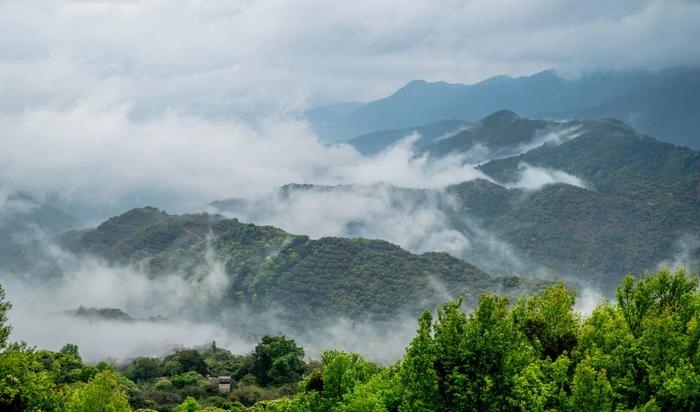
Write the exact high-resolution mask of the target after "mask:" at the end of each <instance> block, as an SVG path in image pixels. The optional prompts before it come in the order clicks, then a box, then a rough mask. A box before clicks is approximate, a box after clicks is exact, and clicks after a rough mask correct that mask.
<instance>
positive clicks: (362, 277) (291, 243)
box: [59, 208, 546, 323]
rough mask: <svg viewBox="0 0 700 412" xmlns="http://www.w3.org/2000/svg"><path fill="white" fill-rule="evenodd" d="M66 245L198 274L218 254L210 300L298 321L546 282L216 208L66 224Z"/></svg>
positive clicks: (472, 298) (390, 312)
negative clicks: (214, 296) (216, 289)
mask: <svg viewBox="0 0 700 412" xmlns="http://www.w3.org/2000/svg"><path fill="white" fill-rule="evenodd" d="M59 244H61V245H62V246H63V247H64V248H66V249H67V250H69V251H71V252H73V253H75V254H78V255H83V254H84V255H90V256H97V257H100V258H102V259H104V260H105V261H106V262H107V263H109V264H111V265H118V266H125V265H131V266H132V267H137V268H139V269H140V270H143V271H145V272H147V273H149V274H151V276H161V275H164V274H171V273H179V274H181V275H182V276H184V277H185V278H187V279H192V280H197V279H199V277H201V276H206V273H208V272H210V271H211V265H212V261H216V262H221V264H222V265H223V268H224V271H225V273H226V277H227V279H228V286H227V287H226V288H225V289H224V290H221V291H220V292H221V294H222V298H221V300H219V301H216V300H215V301H212V302H209V304H210V305H211V307H212V308H215V310H218V311H221V310H222V308H233V307H238V306H240V305H247V306H250V307H252V308H255V309H260V310H263V309H269V308H275V307H281V308H283V309H284V312H285V316H286V318H287V319H288V320H289V321H291V322H295V323H304V322H313V321H315V320H320V319H327V318H331V317H337V316H343V317H348V318H351V319H363V318H371V319H387V318H389V317H391V316H396V315H398V314H401V313H405V312H406V311H409V312H412V313H416V312H417V311H420V310H421V309H422V308H424V307H429V306H430V305H433V304H436V303H437V302H439V301H440V300H442V299H444V297H445V294H449V295H451V296H457V295H464V296H465V298H466V302H467V303H468V304H470V305H473V304H476V302H477V300H478V298H479V297H480V295H481V294H482V293H484V292H487V291H488V292H498V293H506V294H509V295H511V296H515V295H519V294H520V293H525V292H528V293H529V292H532V291H536V290H539V289H540V288H542V287H543V286H544V285H545V284H546V283H544V282H541V281H535V280H526V279H524V278H518V277H497V278H496V277H491V276H489V275H488V274H486V273H484V272H482V271H481V270H479V269H477V268H476V267H474V266H472V265H470V264H468V263H466V262H464V261H462V260H459V259H456V258H454V257H452V256H449V255H448V254H446V253H434V252H430V253H423V254H421V255H416V254H412V253H410V252H407V251H406V250H404V249H402V248H400V247H398V246H396V245H394V244H391V243H389V242H385V241H382V240H368V239H362V238H358V239H347V238H339V237H328V238H321V239H317V240H314V239H310V238H309V237H307V236H298V235H292V234H289V233H287V232H284V231H282V230H280V229H277V228H274V227H271V226H256V225H253V224H245V223H241V222H240V221H238V220H237V219H225V218H223V217H221V216H218V215H211V214H189V215H179V216H178V215H168V214H166V213H164V212H162V211H160V210H158V209H154V208H142V209H134V210H131V211H129V212H126V213H124V214H122V215H120V216H116V217H114V218H111V219H109V220H107V221H106V222H104V223H102V224H101V225H99V226H98V227H96V228H94V229H90V230H85V231H73V232H69V233H67V234H65V235H63V236H61V237H60V240H59ZM216 308H218V309H216Z"/></svg>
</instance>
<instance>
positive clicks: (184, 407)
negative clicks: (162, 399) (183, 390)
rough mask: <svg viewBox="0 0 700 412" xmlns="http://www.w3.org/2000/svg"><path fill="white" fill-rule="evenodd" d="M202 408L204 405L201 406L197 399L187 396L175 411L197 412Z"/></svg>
mask: <svg viewBox="0 0 700 412" xmlns="http://www.w3.org/2000/svg"><path fill="white" fill-rule="evenodd" d="M201 410H202V407H201V406H199V403H197V400H196V399H194V398H193V397H191V396H188V397H187V398H185V400H184V402H182V403H181V404H179V405H178V406H176V407H175V409H173V412H197V411H201Z"/></svg>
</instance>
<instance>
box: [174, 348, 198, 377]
mask: <svg viewBox="0 0 700 412" xmlns="http://www.w3.org/2000/svg"><path fill="white" fill-rule="evenodd" d="M171 361H175V362H177V364H178V365H179V367H177V366H176V365H175V364H174V363H173V362H171ZM164 365H165V367H166V369H168V370H170V371H175V370H177V371H178V372H177V373H183V372H197V373H198V374H200V375H206V374H207V372H208V368H207V362H206V361H205V360H204V357H203V356H202V354H201V353H199V352H198V351H196V350H194V349H185V350H181V351H178V352H176V353H174V354H172V355H170V356H167V357H166V358H165V359H164Z"/></svg>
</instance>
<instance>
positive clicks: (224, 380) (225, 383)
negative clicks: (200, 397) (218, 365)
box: [217, 376, 231, 393]
mask: <svg viewBox="0 0 700 412" xmlns="http://www.w3.org/2000/svg"><path fill="white" fill-rule="evenodd" d="M217 380H218V381H219V392H221V393H229V392H231V377H230V376H219V378H218V379H217Z"/></svg>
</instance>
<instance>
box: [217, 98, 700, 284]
mask: <svg viewBox="0 0 700 412" xmlns="http://www.w3.org/2000/svg"><path fill="white" fill-rule="evenodd" d="M418 151H419V153H420V152H424V153H429V154H430V156H432V157H436V158H439V157H441V156H447V155H460V156H464V157H465V159H466V160H467V161H474V163H477V164H480V165H479V166H477V168H478V169H479V170H481V171H482V172H483V173H484V174H485V178H484V179H477V180H473V181H469V182H464V183H461V184H458V185H454V186H450V187H448V188H447V189H446V190H445V191H444V192H443V191H426V190H418V189H405V188H391V187H371V188H365V187H358V186H335V187H319V186H310V185H289V186H285V187H283V188H281V189H280V193H279V195H278V197H274V198H265V199H262V200H258V201H256V202H252V203H251V202H246V201H245V200H244V199H238V200H236V201H230V202H228V203H225V202H223V203H219V204H217V205H216V208H217V209H218V210H221V211H225V212H228V213H230V214H232V215H234V216H246V218H247V219H250V220H252V221H256V222H265V221H266V218H267V216H268V215H270V214H275V213H276V214H279V213H280V212H279V210H277V207H278V206H276V205H280V204H283V205H287V206H288V205H289V204H291V205H292V208H295V207H298V206H299V205H303V204H310V203H309V202H311V201H312V200H313V202H320V203H323V202H326V201H328V202H329V203H333V204H335V203H337V201H338V200H337V199H351V198H352V197H350V196H349V194H352V193H354V194H356V195H357V197H359V198H360V199H364V198H365V197H366V196H365V195H366V194H367V193H377V194H381V195H378V196H380V197H382V198H387V199H389V200H388V201H387V202H386V203H387V204H388V205H389V206H387V207H389V208H390V209H391V212H384V215H380V218H381V216H396V215H398V214H400V213H404V211H408V212H407V213H417V212H415V211H432V212H430V213H431V215H432V216H444V217H445V220H446V221H447V223H446V224H445V227H444V228H443V229H444V230H443V232H441V233H447V231H448V230H456V231H458V232H459V233H461V234H462V235H464V237H465V238H466V239H468V240H469V244H470V245H469V247H468V248H467V249H464V250H460V251H455V250H449V251H450V252H451V253H453V254H454V255H455V256H457V257H459V258H462V259H464V260H466V261H468V262H471V263H472V264H475V265H476V266H478V267H480V268H481V269H483V270H486V271H488V272H489V273H521V274H527V275H531V276H532V275H535V274H536V273H540V272H544V273H550V274H554V275H555V277H559V276H565V277H567V278H569V279H575V280H579V281H581V282H582V283H584V284H593V285H595V286H598V287H600V288H601V289H603V290H608V291H610V290H612V289H610V288H609V286H611V285H614V284H616V283H617V282H618V280H619V279H620V278H621V277H622V276H624V275H625V274H626V273H630V272H631V273H637V274H638V273H641V272H643V271H644V270H655V269H656V267H657V265H659V264H661V263H663V262H667V263H673V262H684V263H689V262H692V261H693V260H694V259H695V260H696V261H697V260H698V258H700V255H698V254H699V252H700V249H698V248H697V247H695V246H693V245H694V244H695V243H700V241H696V240H695V239H700V153H698V152H697V151H693V150H690V149H688V148H684V147H678V146H674V145H672V144H668V143H665V142H661V141H658V140H656V139H654V138H652V137H649V136H647V135H645V134H643V133H641V132H639V131H637V130H635V129H633V128H632V127H630V126H628V125H627V124H625V123H623V122H621V121H618V120H614V119H596V120H574V121H551V120H541V119H529V118H526V117H521V116H519V115H517V114H516V113H514V112H511V111H506V110H501V111H498V112H496V113H493V114H491V115H489V116H486V117H485V118H483V119H481V120H479V121H477V122H475V123H472V124H471V125H470V126H469V127H468V128H467V129H466V130H463V131H461V132H459V133H457V134H454V135H452V136H450V137H447V138H444V139H439V140H436V141H432V142H425V144H424V145H423V146H422V147H421V148H420V149H418ZM561 175H565V176H568V177H570V179H568V180H561V179H557V178H556V176H561ZM552 176H554V177H552ZM527 179H532V180H535V181H534V182H531V183H530V184H526V183H527V182H525V181H526V180H527ZM538 180H540V181H539V182H538ZM564 182H569V183H572V182H574V183H575V182H579V183H578V184H577V185H572V184H566V183H564ZM302 192H315V193H316V194H317V196H315V197H309V196H307V197H302V196H300V194H301V193H302ZM295 193H296V194H297V196H296V198H297V201H298V202H299V203H298V204H295V203H294V202H295V196H293V194H295ZM325 193H327V194H328V196H323V194H325ZM333 193H335V194H336V198H332V197H331V196H332V195H333ZM363 196H364V197H363ZM280 199H283V200H284V201H280ZM285 202H286V203H285ZM334 202H335V203H334ZM360 204H361V203H360ZM282 210H285V209H284V208H283V209H282ZM251 211H253V213H251ZM377 220H378V219H373V218H372V217H371V216H370V213H369V212H367V213H365V214H364V215H362V217H360V218H357V217H355V216H354V215H353V216H352V220H351V221H348V222H346V225H345V226H344V227H343V228H342V229H341V230H342V233H343V234H346V235H350V236H352V235H356V234H358V235H366V233H368V232H370V231H371V230H372V226H371V225H372V224H374V225H376V224H377ZM441 222H442V221H441ZM409 224H410V223H409ZM416 226H418V225H416ZM423 231H424V232H425V230H424V229H423ZM428 236H429V233H426V237H428ZM443 250H445V251H447V250H448V249H443ZM504 250H505V251H504ZM513 255H515V256H514V257H515V259H513V260H514V262H512V263H509V262H510V260H509V259H508V258H509V257H513Z"/></svg>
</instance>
